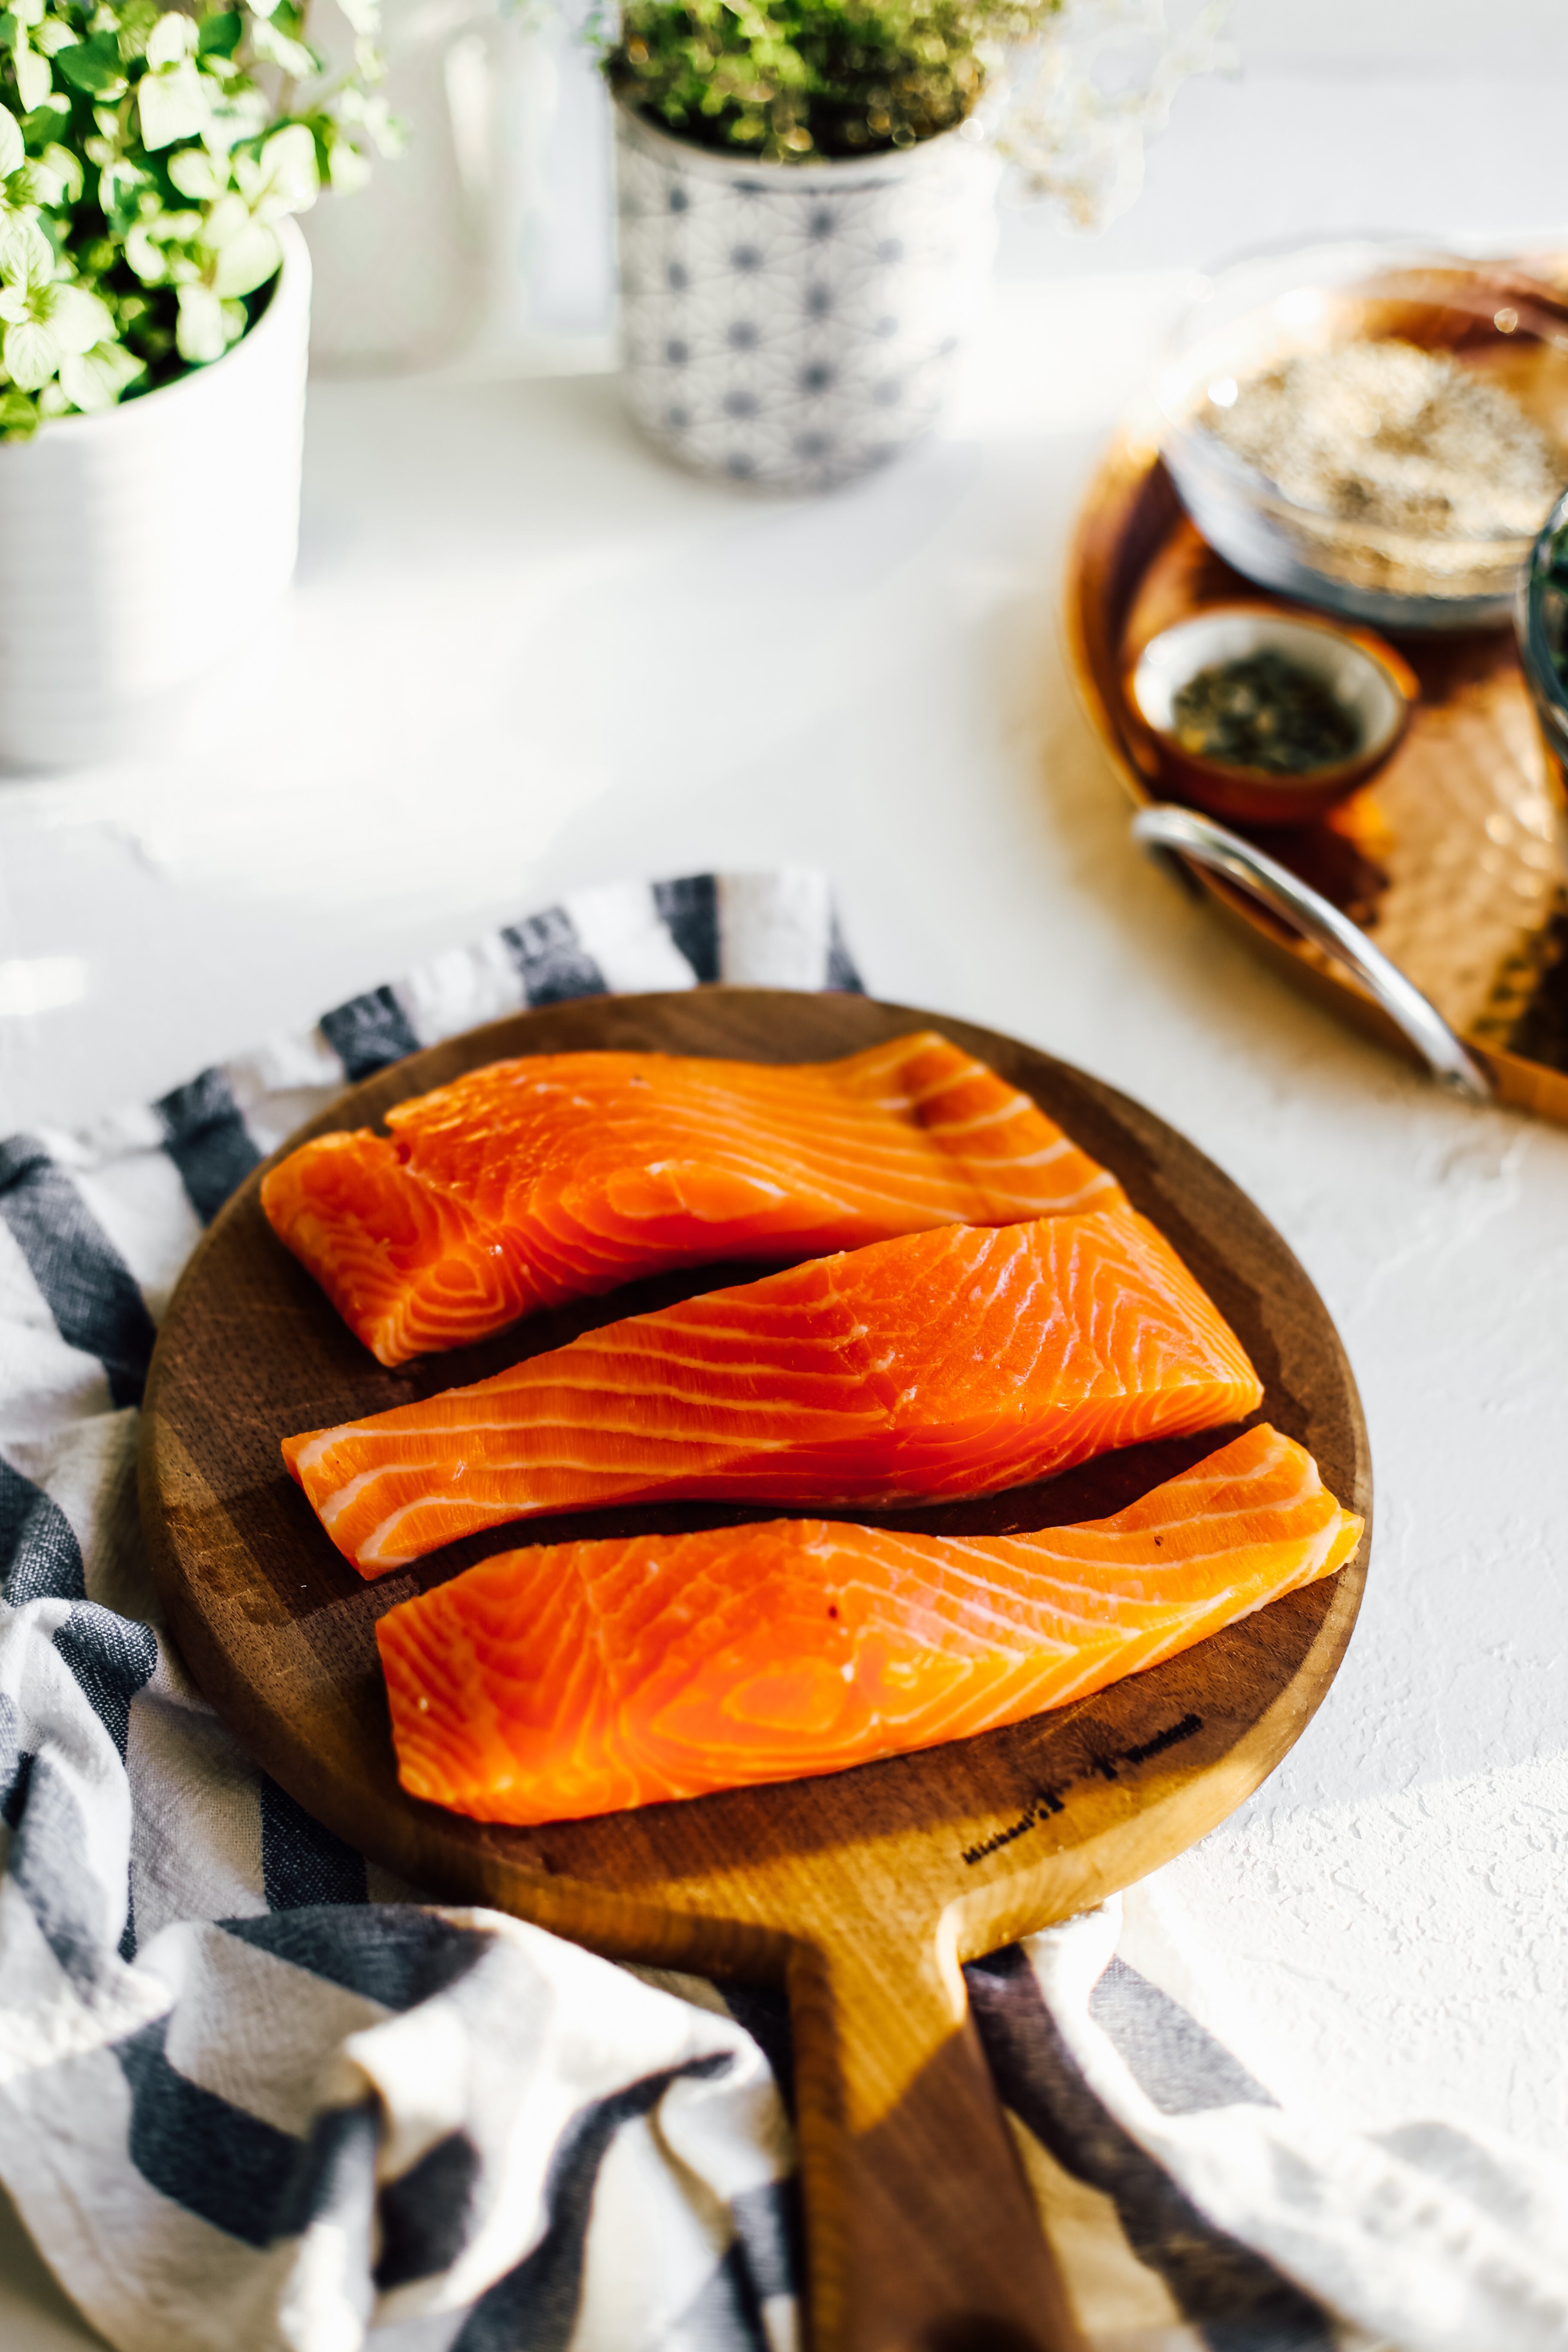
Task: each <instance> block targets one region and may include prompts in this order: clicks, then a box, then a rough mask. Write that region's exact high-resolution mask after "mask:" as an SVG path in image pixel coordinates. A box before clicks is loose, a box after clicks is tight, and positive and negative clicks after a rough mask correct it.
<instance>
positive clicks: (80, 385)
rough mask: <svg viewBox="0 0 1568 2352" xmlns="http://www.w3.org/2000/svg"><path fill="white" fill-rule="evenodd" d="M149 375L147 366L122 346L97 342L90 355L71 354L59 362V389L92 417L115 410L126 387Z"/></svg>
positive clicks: (84, 353) (121, 344) (120, 344)
mask: <svg viewBox="0 0 1568 2352" xmlns="http://www.w3.org/2000/svg"><path fill="white" fill-rule="evenodd" d="M146 373H147V369H146V363H145V362H144V361H142V360H139V359H138V358H137V357H136V354H135V352H128V351H127V350H126V348H125V346H124V344H123V343H114V342H102V343H95V344H94V346H93V348H92V350H91V351H89V352H70V353H68V355H67V356H66V357H65V358H64V359H62V360H61V362H60V389H61V391H62V392H63V393H65V394H66V395H67V397H68V399H70V400H72V401H74V402H75V404H76V405H77V407H78V408H82V409H86V410H87V411H88V413H89V415H90V414H91V412H92V411H93V410H94V409H96V408H112V407H113V405H114V404H115V402H116V401H117V400H118V399H119V397H120V395H121V393H122V392H123V391H124V390H125V389H126V387H127V385H129V384H132V383H135V381H136V379H137V377H138V376H139V375H145V374H146Z"/></svg>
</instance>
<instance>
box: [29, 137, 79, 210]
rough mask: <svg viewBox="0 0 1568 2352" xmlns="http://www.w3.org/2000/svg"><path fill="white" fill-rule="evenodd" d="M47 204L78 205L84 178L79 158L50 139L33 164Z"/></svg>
mask: <svg viewBox="0 0 1568 2352" xmlns="http://www.w3.org/2000/svg"><path fill="white" fill-rule="evenodd" d="M33 169H34V172H35V173H36V175H37V180H38V183H39V189H40V193H41V194H42V196H43V200H44V202H45V204H47V205H79V204H80V202H81V192H82V188H83V186H84V185H85V179H84V175H83V173H82V168H81V158H80V157H79V155H73V154H72V153H71V151H70V149H69V148H68V147H62V146H61V145H60V143H59V142H58V139H57V140H51V141H50V142H49V144H48V145H47V147H46V148H45V150H44V152H43V153H42V154H41V155H40V156H39V157H38V159H37V163H35V164H34V166H33Z"/></svg>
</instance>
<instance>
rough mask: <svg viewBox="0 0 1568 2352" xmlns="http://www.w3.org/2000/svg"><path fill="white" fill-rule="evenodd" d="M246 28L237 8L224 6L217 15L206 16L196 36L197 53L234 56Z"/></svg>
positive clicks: (210, 56)
mask: <svg viewBox="0 0 1568 2352" xmlns="http://www.w3.org/2000/svg"><path fill="white" fill-rule="evenodd" d="M243 29H244V23H243V19H242V18H241V16H240V13H239V11H238V9H237V8H222V9H220V10H219V11H218V13H217V14H216V16H204V17H203V19H202V26H201V30H200V32H199V33H198V34H197V36H196V52H197V55H198V56H200V57H204V58H213V57H217V58H232V57H233V55H234V53H235V51H236V49H237V48H238V47H239V37H240V34H241V32H242V31H243Z"/></svg>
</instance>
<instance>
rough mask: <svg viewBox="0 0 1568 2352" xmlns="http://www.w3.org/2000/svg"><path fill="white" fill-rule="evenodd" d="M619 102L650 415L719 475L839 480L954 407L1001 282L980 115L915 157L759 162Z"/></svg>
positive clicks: (634, 399)
mask: <svg viewBox="0 0 1568 2352" xmlns="http://www.w3.org/2000/svg"><path fill="white" fill-rule="evenodd" d="M1000 170H1001V167H1000V164H999V163H998V162H997V160H996V157H995V155H994V152H992V150H991V148H990V146H989V145H988V144H987V142H986V141H985V139H984V135H983V134H981V133H980V131H979V129H978V126H972V125H967V124H966V125H965V126H964V127H963V129H961V130H957V131H946V132H944V133H943V134H942V137H941V138H939V139H931V140H927V141H924V142H921V145H919V146H918V147H912V148H909V149H907V150H906V151H905V152H902V153H901V154H891V155H877V156H872V157H868V158H867V159H866V160H864V161H860V160H856V161H854V162H832V163H796V164H789V163H747V162H744V161H742V160H739V159H733V158H731V157H728V156H723V155H718V154H714V153H712V152H710V151H708V150H707V149H704V148H700V147H694V146H690V145H689V144H688V143H687V142H685V141H684V140H678V139H672V138H670V137H669V136H668V133H666V132H664V131H658V130H655V129H654V128H653V127H652V125H650V124H649V123H647V122H645V121H643V120H642V119H641V118H640V117H639V116H637V115H635V114H633V113H632V112H631V110H629V109H628V108H626V107H624V106H619V107H617V108H616V181H617V196H618V210H619V216H620V217H619V234H620V278H621V337H622V349H623V358H624V363H625V369H626V394H627V397H628V399H629V401H630V403H631V407H632V411H633V414H634V415H636V417H637V421H638V423H639V424H640V425H642V427H643V429H644V430H645V431H646V432H647V433H648V434H649V435H650V436H652V438H653V439H654V440H655V441H657V442H658V444H659V445H660V446H661V447H662V448H665V449H667V450H668V451H669V452H670V454H671V455H672V456H675V457H679V458H680V459H682V460H683V461H684V462H685V463H686V464H687V465H689V466H693V467H698V468H699V469H700V470H701V471H703V472H705V473H720V474H729V475H731V476H733V477H735V478H739V479H742V480H745V481H749V482H755V483H758V484H760V485H763V486H765V487H767V488H776V489H821V488H826V487H827V486H828V485H829V484H831V483H835V482H843V481H847V480H850V479H851V478H853V477H854V476H856V475H857V474H863V473H865V472H867V471H868V469H869V468H870V467H874V466H879V465H882V464H885V463H886V461H887V460H888V459H889V457H895V456H897V454H898V452H899V451H900V449H904V448H907V447H908V446H909V445H910V442H912V441H916V440H918V439H919V438H920V436H921V435H922V434H923V433H926V432H929V430H930V429H931V425H933V424H934V423H935V422H936V419H937V417H938V415H939V414H940V413H941V410H942V403H943V400H944V398H945V396H946V393H947V388H948V383H949V379H950V377H951V374H952V362H953V358H954V355H955V353H956V352H957V351H958V349H959V347H960V345H961V343H962V342H963V337H964V335H965V332H966V331H967V329H968V327H969V324H970V321H971V320H972V318H973V313H974V311H975V310H976V309H977V307H978V304H979V302H980V300H981V299H982V297H983V295H984V287H985V280H986V273H987V269H988V267H989V263H990V259H991V255H992V250H993V247H994V242H995V234H996V231H995V194H996V183H997V180H998V177H999V176H1000Z"/></svg>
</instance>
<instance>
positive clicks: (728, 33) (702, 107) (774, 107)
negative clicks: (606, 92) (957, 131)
mask: <svg viewBox="0 0 1568 2352" xmlns="http://www.w3.org/2000/svg"><path fill="white" fill-rule="evenodd" d="M1059 5H1061V0H849V4H848V5H846V0H766V5H763V0H625V6H624V8H623V11H622V23H621V36H620V40H619V42H618V44H617V46H616V48H615V49H614V51H613V52H612V53H611V56H610V58H609V60H608V66H607V70H608V72H609V76H610V80H611V84H612V86H613V87H614V88H615V89H616V91H617V92H618V93H619V94H620V96H622V97H623V98H625V99H626V100H629V101H630V102H631V103H632V104H633V105H635V106H637V107H638V108H639V109H640V110H642V111H643V112H644V113H646V114H649V115H652V116H654V117H655V118H656V119H657V120H658V121H660V122H662V123H663V124H664V125H665V126H666V128H667V129H668V130H670V131H675V132H676V133H677V134H678V135H679V136H681V137H684V138H688V139H691V140H694V141H696V142H698V143H699V144H700V145H703V146H711V147H729V148H739V149H741V150H742V151H743V152H747V153H749V154H752V155H757V156H761V157H763V159H764V160H766V161H769V162H777V163H793V162H805V161H806V160H807V159H809V158H811V157H815V156H833V155H856V154H874V153H876V152H878V150H879V149H884V148H896V147H912V146H914V145H915V143H916V142H917V141H919V140H921V139H930V138H933V137H934V136H935V135H936V133H937V132H938V131H946V130H949V129H950V128H951V127H952V125H953V124H954V123H957V122H962V121H963V119H964V117H965V115H967V114H968V113H969V111H970V110H971V109H972V107H973V105H974V103H975V100H977V99H978V97H979V96H980V92H981V89H982V87H983V85H984V79H985V58H986V55H987V52H988V50H989V51H995V50H996V49H997V48H998V47H1000V46H1001V45H1003V44H1005V43H1008V42H1018V41H1027V40H1029V39H1031V38H1033V37H1036V36H1037V34H1038V33H1039V32H1040V30H1041V29H1042V27H1043V26H1044V25H1045V23H1046V21H1047V18H1048V17H1050V16H1053V15H1055V13H1056V11H1057V9H1058V7H1059Z"/></svg>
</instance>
